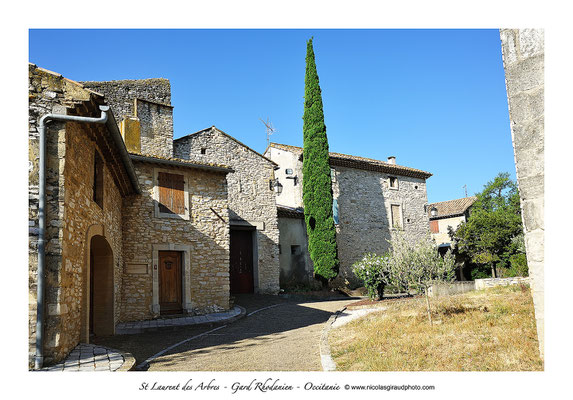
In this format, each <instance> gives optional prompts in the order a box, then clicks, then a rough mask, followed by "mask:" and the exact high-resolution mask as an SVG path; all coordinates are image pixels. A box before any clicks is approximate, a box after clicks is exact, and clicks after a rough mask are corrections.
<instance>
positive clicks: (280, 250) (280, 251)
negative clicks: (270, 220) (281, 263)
mask: <svg viewBox="0 0 573 400" xmlns="http://www.w3.org/2000/svg"><path fill="white" fill-rule="evenodd" d="M282 253H283V252H282V248H281V245H280V244H279V254H282Z"/></svg>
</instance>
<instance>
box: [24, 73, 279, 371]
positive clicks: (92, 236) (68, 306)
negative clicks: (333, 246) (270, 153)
mask: <svg viewBox="0 0 573 400" xmlns="http://www.w3.org/2000/svg"><path fill="white" fill-rule="evenodd" d="M29 77H30V80H29V99H30V101H29V170H30V172H29V185H30V186H29V200H30V204H29V231H30V240H29V244H30V245H29V299H30V308H29V334H30V340H29V344H30V353H29V355H30V363H31V364H32V363H33V359H34V356H35V344H36V343H35V340H36V316H37V313H36V305H37V299H36V293H37V285H38V277H37V264H38V244H37V243H38V234H39V229H38V198H39V195H38V193H39V190H38V187H39V183H38V182H39V178H38V172H39V142H38V138H39V133H38V124H39V119H40V117H42V116H44V115H46V114H49V113H52V114H59V115H76V116H82V117H92V118H93V117H100V114H101V111H100V108H99V107H100V106H102V105H105V100H104V96H103V95H102V94H100V93H98V92H95V91H92V90H90V89H87V88H86V87H85V86H83V85H82V84H80V83H77V82H73V81H70V80H68V79H65V78H63V77H62V76H61V75H59V74H56V73H53V72H50V71H46V70H43V69H41V68H38V67H36V66H35V65H33V64H31V65H30V73H29ZM147 84H149V87H147V86H146V85H147ZM95 86H97V87H98V88H99V89H104V90H105V92H106V97H105V99H108V98H109V99H111V101H110V102H111V103H112V104H111V106H112V108H111V110H110V111H108V112H107V115H108V119H107V121H105V122H102V123H99V124H95V123H85V122H81V123H79V122H67V123H63V122H58V121H57V120H54V121H51V122H49V123H48V125H47V128H46V141H47V146H46V150H47V151H46V153H47V156H46V164H47V169H46V183H47V185H46V194H47V196H46V201H47V203H46V233H45V239H46V243H47V245H46V258H45V260H46V262H45V293H46V294H45V313H44V315H45V317H44V343H43V344H44V363H45V364H51V363H54V362H58V361H59V360H61V359H62V358H63V357H65V355H66V354H67V353H68V352H69V351H70V350H72V349H73V348H74V347H75V346H76V345H77V344H78V343H79V342H84V343H88V342H89V341H90V332H93V333H95V334H96V335H110V334H114V330H115V325H116V324H117V323H118V322H120V321H133V320H145V319H151V318H155V317H157V316H159V313H160V311H161V310H160V306H159V300H158V299H159V287H160V285H159V283H160V282H159V275H158V268H157V264H158V257H159V254H160V252H162V251H171V252H178V253H179V254H180V255H181V260H182V261H181V263H182V265H181V267H182V276H181V280H182V286H183V287H182V299H183V301H182V304H181V306H182V309H183V312H186V313H191V314H202V313H208V312H214V311H223V310H227V309H228V308H229V207H228V197H227V182H226V174H228V173H229V172H231V171H232V170H231V169H230V168H227V167H225V166H222V165H220V164H219V163H217V165H214V164H205V163H199V162H191V161H183V160H176V159H173V158H172V148H173V140H172V135H173V128H172V127H173V120H172V107H171V106H170V105H169V104H156V103H155V102H156V101H164V102H167V103H168V102H169V101H170V94H169V90H168V89H169V83H168V81H166V80H149V81H144V82H138V81H130V82H129V84H126V83H125V81H122V82H121V83H117V82H112V83H109V82H104V83H98V84H95V83H92V87H95ZM110 87H111V88H112V89H113V90H112V89H110ZM122 95H127V96H136V97H132V98H131V99H127V100H126V99H123V98H122V97H121V96H122ZM137 96H147V97H148V98H147V99H141V98H138V97H137ZM115 107H117V109H118V110H119V112H118V114H119V115H120V117H121V118H123V117H125V118H126V119H131V118H136V119H137V120H138V124H136V125H135V129H133V132H134V133H135V134H134V135H133V137H131V138H130V139H132V144H133V143H134V142H135V139H137V141H138V142H137V144H138V145H140V148H141V152H142V153H146V154H147V156H141V155H136V154H131V155H130V154H129V153H128V152H127V149H126V146H125V145H124V143H123V142H122V136H121V133H120V130H119V129H120V128H119V127H120V126H121V127H124V128H125V124H121V123H118V122H117V120H116V118H115V115H114V112H116V108H115ZM130 107H131V108H130ZM267 163H269V162H268V161H267ZM159 171H162V172H163V173H168V174H171V175H178V176H183V177H184V182H185V188H184V192H183V193H184V198H185V204H184V208H185V212H184V214H183V215H168V216H167V217H166V216H165V214H162V213H158V201H159V196H158V193H159V184H158V172H159ZM162 187H165V186H162ZM178 193H182V192H178ZM275 213H276V210H275ZM269 225H270V228H272V224H269ZM265 279H267V278H266V277H265ZM269 280H270V278H269ZM263 281H264V280H263ZM277 281H278V277H277ZM264 282H266V281H264ZM268 286H270V285H268ZM276 286H278V285H276Z"/></svg>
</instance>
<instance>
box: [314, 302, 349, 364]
mask: <svg viewBox="0 0 573 400" xmlns="http://www.w3.org/2000/svg"><path fill="white" fill-rule="evenodd" d="M344 310H346V307H343V308H341V309H340V310H338V311H336V313H334V314H333V315H331V316H330V318H329V319H328V321H326V324H325V325H324V327H323V328H322V334H321V335H320V363H321V364H322V370H323V371H336V363H335V362H334V360H333V359H332V356H331V355H330V345H329V344H328V332H329V331H330V330H331V329H332V324H334V321H336V319H337V318H338V316H339V315H340V314H342V313H343V312H344Z"/></svg>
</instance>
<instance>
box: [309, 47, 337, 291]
mask: <svg viewBox="0 0 573 400" xmlns="http://www.w3.org/2000/svg"><path fill="white" fill-rule="evenodd" d="M302 118H303V142H304V144H303V163H302V173H303V180H302V193H303V203H304V219H305V222H306V230H307V233H308V251H309V253H310V258H311V259H312V261H313V263H314V275H315V278H317V279H319V280H321V281H322V283H323V285H324V284H325V283H326V281H327V280H328V279H332V278H335V277H336V275H338V255H337V247H336V229H335V227H334V219H333V215H332V214H333V211H332V182H331V178H330V165H329V163H328V159H329V155H328V139H327V138H326V125H325V124H324V112H323V110H322V94H321V90H320V86H319V83H318V73H317V71H316V63H315V59H314V50H313V47H312V38H311V39H310V40H309V41H308V42H307V47H306V74H305V79H304V115H303V117H302Z"/></svg>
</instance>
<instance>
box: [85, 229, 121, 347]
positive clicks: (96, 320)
mask: <svg viewBox="0 0 573 400" xmlns="http://www.w3.org/2000/svg"><path fill="white" fill-rule="evenodd" d="M89 257H90V258H89V271H90V273H89V333H90V335H91V334H93V335H96V336H109V335H113V334H114V331H115V329H114V328H115V324H114V316H113V252H112V250H111V247H110V245H109V243H108V242H107V240H106V239H105V238H104V237H103V236H100V235H95V236H93V237H92V238H91V240H90V255H89Z"/></svg>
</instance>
